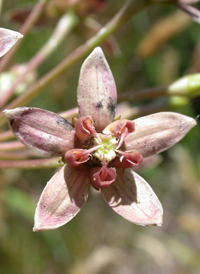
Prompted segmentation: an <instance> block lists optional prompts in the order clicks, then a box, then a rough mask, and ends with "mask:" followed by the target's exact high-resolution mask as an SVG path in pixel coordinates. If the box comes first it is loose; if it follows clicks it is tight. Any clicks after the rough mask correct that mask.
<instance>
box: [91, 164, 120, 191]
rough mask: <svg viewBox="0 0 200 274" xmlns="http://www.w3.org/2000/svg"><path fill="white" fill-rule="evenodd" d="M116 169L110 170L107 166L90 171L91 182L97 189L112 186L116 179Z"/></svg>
mask: <svg viewBox="0 0 200 274" xmlns="http://www.w3.org/2000/svg"><path fill="white" fill-rule="evenodd" d="M116 175H117V174H116V170H115V168H109V167H107V166H105V165H103V166H102V167H93V168H91V169H90V171H89V176H90V182H91V184H92V185H93V186H94V187H95V188H98V189H99V188H104V187H107V186H109V185H110V184H112V183H113V182H114V181H115V179H116Z"/></svg>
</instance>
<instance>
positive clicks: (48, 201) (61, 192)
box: [33, 165, 90, 231]
mask: <svg viewBox="0 0 200 274" xmlns="http://www.w3.org/2000/svg"><path fill="white" fill-rule="evenodd" d="M89 186H90V182H89V177H88V173H87V172H86V171H84V170H81V169H78V168H71V167H68V166H67V165H65V166H64V167H62V168H61V169H60V170H59V171H58V172H57V173H56V174H55V175H54V176H53V177H52V179H51V180H50V181H49V182H48V183H47V185H46V187H45V188H44V190H43V192H42V195H41V197H40V200H39V202H38V205H37V208H36V211H35V224H34V228H33V231H42V230H48V229H55V228H58V227H60V226H62V225H64V224H66V223H67V222H69V221H70V220H71V219H72V218H74V217H75V215H76V214H77V213H78V212H79V211H80V209H81V208H82V207H83V205H84V204H85V202H86V200H87V198H88V192H89Z"/></svg>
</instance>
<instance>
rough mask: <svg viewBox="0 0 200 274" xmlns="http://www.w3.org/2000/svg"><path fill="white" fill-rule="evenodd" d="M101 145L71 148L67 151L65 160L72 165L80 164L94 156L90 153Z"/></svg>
mask: <svg viewBox="0 0 200 274" xmlns="http://www.w3.org/2000/svg"><path fill="white" fill-rule="evenodd" d="M100 146H101V145H99V146H95V147H92V148H90V149H79V148H75V149H72V150H69V151H67V153H65V161H66V163H67V164H68V165H69V166H71V167H75V166H79V165H80V164H83V163H85V162H87V161H88V160H89V159H90V157H92V156H91V155H90V153H92V152H93V151H95V150H96V149H98V148H99V147H100Z"/></svg>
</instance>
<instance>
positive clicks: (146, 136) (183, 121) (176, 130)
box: [124, 112, 197, 157]
mask: <svg viewBox="0 0 200 274" xmlns="http://www.w3.org/2000/svg"><path fill="white" fill-rule="evenodd" d="M134 123H135V131H134V132H133V133H131V134H129V135H128V136H127V137H126V138H125V139H124V145H125V150H134V149H136V150H137V151H139V152H140V153H141V154H142V156H143V157H148V156H151V155H153V154H156V153H160V152H162V151H164V150H166V149H168V148H170V147H171V146H173V145H174V144H176V143H177V142H179V141H180V140H181V139H182V138H183V137H184V136H185V135H186V134H187V133H188V131H190V129H192V128H193V127H194V126H195V125H196V124H197V123H196V121H195V120H194V119H193V118H191V117H188V116H185V115H182V114H179V113H175V112H160V113H155V114H151V115H148V116H144V117H141V118H138V119H136V120H134Z"/></svg>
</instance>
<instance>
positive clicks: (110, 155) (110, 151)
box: [92, 134, 118, 162]
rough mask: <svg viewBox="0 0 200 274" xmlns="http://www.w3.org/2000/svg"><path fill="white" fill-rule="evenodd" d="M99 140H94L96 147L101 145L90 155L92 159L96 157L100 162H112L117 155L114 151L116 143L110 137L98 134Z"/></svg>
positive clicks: (115, 140)
mask: <svg viewBox="0 0 200 274" xmlns="http://www.w3.org/2000/svg"><path fill="white" fill-rule="evenodd" d="M98 136H99V140H98V139H97V138H95V141H96V143H97V145H101V146H100V147H99V148H98V149H97V150H95V151H94V153H92V155H93V157H96V158H97V159H99V160H100V161H101V162H102V161H103V160H105V161H106V162H110V161H111V160H113V159H114V158H115V157H116V156H117V154H116V152H115V149H116V147H117V144H118V141H117V139H116V138H115V137H114V136H112V135H105V134H98Z"/></svg>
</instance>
